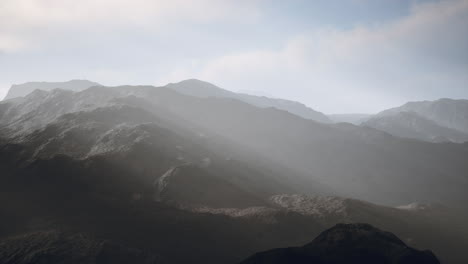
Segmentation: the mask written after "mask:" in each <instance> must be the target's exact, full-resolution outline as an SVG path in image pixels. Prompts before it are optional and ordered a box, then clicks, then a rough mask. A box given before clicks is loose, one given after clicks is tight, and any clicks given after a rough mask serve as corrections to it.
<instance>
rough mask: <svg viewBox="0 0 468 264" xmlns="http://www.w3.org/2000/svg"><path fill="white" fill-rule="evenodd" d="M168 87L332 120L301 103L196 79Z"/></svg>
mask: <svg viewBox="0 0 468 264" xmlns="http://www.w3.org/2000/svg"><path fill="white" fill-rule="evenodd" d="M166 87H168V88H170V89H174V90H176V91H177V92H180V93H183V94H187V95H191V96H196V97H202V98H207V97H220V98H233V99H237V100H240V101H243V102H246V103H249V104H251V105H254V106H258V107H262V108H268V107H274V108H277V109H280V110H285V111H288V112H290V113H292V114H295V115H298V116H300V117H303V118H306V119H311V120H314V121H317V122H323V123H330V122H331V121H330V119H329V118H328V117H327V116H326V115H324V114H323V113H320V112H318V111H315V110H313V109H311V108H309V107H307V106H306V105H304V104H302V103H299V102H295V101H290V100H284V99H279V98H269V97H265V96H257V95H250V94H246V93H234V92H231V91H227V90H224V89H221V88H219V87H217V86H215V85H213V84H211V83H208V82H204V81H200V80H196V79H190V80H185V81H181V82H179V83H171V84H168V85H167V86H166Z"/></svg>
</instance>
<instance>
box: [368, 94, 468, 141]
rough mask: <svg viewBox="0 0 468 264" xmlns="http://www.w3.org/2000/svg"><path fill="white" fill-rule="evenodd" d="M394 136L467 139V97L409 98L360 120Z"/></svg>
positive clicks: (438, 139) (425, 138) (428, 138)
mask: <svg viewBox="0 0 468 264" xmlns="http://www.w3.org/2000/svg"><path fill="white" fill-rule="evenodd" d="M363 125H364V126H368V127H373V128H376V129H379V130H382V131H385V132H387V133H390V134H392V135H395V136H400V137H408V138H414V139H419V140H424V141H429V142H445V141H449V142H458V143H460V142H465V141H468V100H454V99H439V100H436V101H422V102H409V103H406V104H404V105H402V106H400V107H396V108H391V109H388V110H385V111H382V112H380V113H378V114H376V115H374V116H372V117H371V118H369V119H368V120H367V121H366V122H364V123H363Z"/></svg>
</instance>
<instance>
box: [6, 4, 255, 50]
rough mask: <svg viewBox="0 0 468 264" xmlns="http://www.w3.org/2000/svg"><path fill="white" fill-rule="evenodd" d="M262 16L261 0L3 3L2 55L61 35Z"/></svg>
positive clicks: (240, 19) (150, 28) (154, 28)
mask: <svg viewBox="0 0 468 264" xmlns="http://www.w3.org/2000/svg"><path fill="white" fill-rule="evenodd" d="M260 14H261V13H260V10H259V9H258V0H252V1H247V0H240V1H233V0H197V1H190V0H171V1H167V0H80V1H76V0H1V1H0V52H10V51H15V50H19V49H24V48H26V47H31V46H34V45H36V44H37V43H35V42H37V41H40V40H41V39H42V38H41V37H43V36H44V35H48V34H49V35H50V34H54V33H55V32H60V31H67V32H73V31H80V30H84V31H97V32H99V31H102V32H105V31H118V30H120V29H121V28H135V27H136V28H142V29H145V30H153V31H154V30H162V29H165V28H170V25H174V24H177V23H179V24H180V23H208V22H215V21H225V22H226V21H228V22H229V21H231V22H236V23H243V22H245V21H252V20H255V19H257V18H258V17H259V16H260Z"/></svg>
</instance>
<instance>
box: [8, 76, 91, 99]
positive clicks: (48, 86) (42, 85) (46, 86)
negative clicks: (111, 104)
mask: <svg viewBox="0 0 468 264" xmlns="http://www.w3.org/2000/svg"><path fill="white" fill-rule="evenodd" d="M99 85H100V84H99V83H95V82H90V81H87V80H71V81H68V82H28V83H24V84H14V85H12V86H11V88H10V90H9V91H8V94H7V95H6V97H5V99H4V100H7V99H11V98H15V97H22V96H26V95H28V94H29V93H31V92H32V91H34V90H36V89H38V90H43V91H50V90H53V89H55V88H61V89H66V90H71V91H75V92H78V91H82V90H84V89H87V88H89V87H92V86H99Z"/></svg>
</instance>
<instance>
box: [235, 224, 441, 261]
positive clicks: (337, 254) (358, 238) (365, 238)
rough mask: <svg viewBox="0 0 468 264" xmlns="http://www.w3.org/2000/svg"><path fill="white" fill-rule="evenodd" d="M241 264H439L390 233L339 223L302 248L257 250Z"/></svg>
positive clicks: (423, 252)
mask: <svg viewBox="0 0 468 264" xmlns="http://www.w3.org/2000/svg"><path fill="white" fill-rule="evenodd" d="M241 263H243V264H244V263H245V264H250V263H252V264H253V263H255V264H262V263H265V264H266V263H268V264H280V263H284V264H286V263H288V264H305V263H317V264H325V263H326V264H345V263H346V264H353V263H356V264H374V263H389V264H412V263H420V264H438V263H439V261H438V260H437V258H436V257H435V256H434V255H433V254H432V252H430V251H419V250H415V249H413V248H410V247H407V246H406V245H405V243H403V242H402V241H401V240H400V239H398V238H397V237H396V236H395V235H393V234H392V233H389V232H383V231H381V230H379V229H377V228H374V227H372V226H371V225H368V224H347V225H346V224H339V225H336V226H334V227H332V228H330V229H329V230H326V231H324V232H323V233H321V234H320V235H319V236H318V237H317V238H315V239H314V240H313V241H312V242H311V243H309V244H307V245H305V246H303V247H297V248H285V249H274V250H270V251H266V252H262V253H257V254H255V255H253V256H252V257H250V258H248V259H247V260H245V261H243V262H241Z"/></svg>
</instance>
